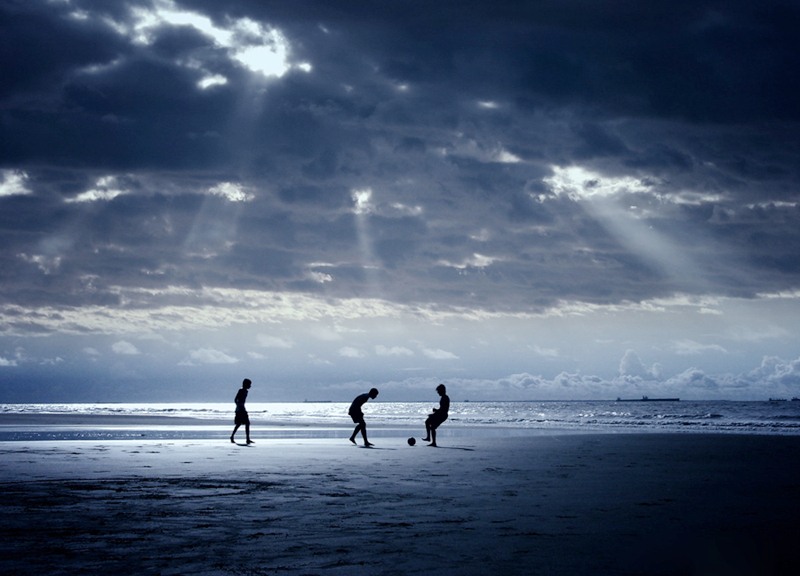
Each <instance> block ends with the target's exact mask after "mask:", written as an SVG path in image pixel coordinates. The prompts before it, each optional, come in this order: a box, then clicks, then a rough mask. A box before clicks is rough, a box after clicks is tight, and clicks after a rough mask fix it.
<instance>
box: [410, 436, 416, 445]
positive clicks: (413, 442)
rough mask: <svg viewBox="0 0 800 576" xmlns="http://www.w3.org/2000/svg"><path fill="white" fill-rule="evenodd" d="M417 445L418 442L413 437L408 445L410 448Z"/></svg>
mask: <svg viewBox="0 0 800 576" xmlns="http://www.w3.org/2000/svg"><path fill="white" fill-rule="evenodd" d="M416 443H417V441H416V439H415V438H413V437H411V438H409V439H408V445H409V446H413V445H414V444H416Z"/></svg>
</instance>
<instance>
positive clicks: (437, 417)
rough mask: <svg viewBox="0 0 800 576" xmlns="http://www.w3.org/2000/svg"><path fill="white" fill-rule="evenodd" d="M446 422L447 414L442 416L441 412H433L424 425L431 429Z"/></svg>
mask: <svg viewBox="0 0 800 576" xmlns="http://www.w3.org/2000/svg"><path fill="white" fill-rule="evenodd" d="M445 420H447V414H442V413H441V412H434V413H433V414H431V415H430V416H428V419H427V420H425V423H426V424H427V425H428V426H430V427H431V428H434V429H435V428H438V427H439V424H441V423H442V422H444V421H445Z"/></svg>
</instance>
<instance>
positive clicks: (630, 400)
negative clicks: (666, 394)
mask: <svg viewBox="0 0 800 576" xmlns="http://www.w3.org/2000/svg"><path fill="white" fill-rule="evenodd" d="M680 400H681V399H680V398H650V397H648V396H642V397H641V398H619V397H617V402H680Z"/></svg>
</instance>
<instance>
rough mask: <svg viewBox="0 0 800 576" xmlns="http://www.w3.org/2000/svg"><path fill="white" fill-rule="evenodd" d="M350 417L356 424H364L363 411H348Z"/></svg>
mask: <svg viewBox="0 0 800 576" xmlns="http://www.w3.org/2000/svg"><path fill="white" fill-rule="evenodd" d="M350 418H352V419H353V422H355V423H356V424H364V413H363V412H350Z"/></svg>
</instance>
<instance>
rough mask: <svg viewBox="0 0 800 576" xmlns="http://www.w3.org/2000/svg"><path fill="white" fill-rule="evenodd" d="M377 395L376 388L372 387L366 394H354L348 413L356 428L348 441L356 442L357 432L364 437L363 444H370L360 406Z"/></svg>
mask: <svg viewBox="0 0 800 576" xmlns="http://www.w3.org/2000/svg"><path fill="white" fill-rule="evenodd" d="M377 396H378V389H377V388H373V389H372V390H370V391H369V392H367V393H366V394H361V395H360V396H356V399H355V400H353V403H352V404H350V410H348V414H350V418H352V419H353V422H355V423H356V429H355V430H353V435H352V436H350V442H352V443H353V444H355V443H356V436H357V435H358V433H359V432H361V435H362V436H363V437H364V446H372V444H370V443H369V441H368V440H367V424H366V422H364V413H363V412H362V411H361V407H362V406H363V405H364V404H366V402H367V400H369V399H370V398H372V399H373V400H374V399H375V398H376V397H377Z"/></svg>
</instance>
